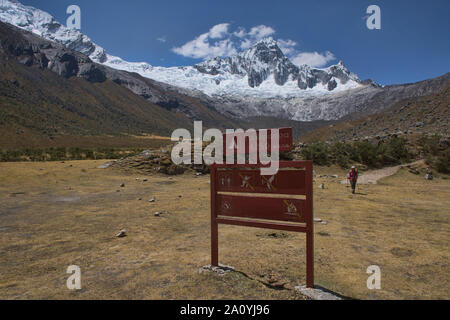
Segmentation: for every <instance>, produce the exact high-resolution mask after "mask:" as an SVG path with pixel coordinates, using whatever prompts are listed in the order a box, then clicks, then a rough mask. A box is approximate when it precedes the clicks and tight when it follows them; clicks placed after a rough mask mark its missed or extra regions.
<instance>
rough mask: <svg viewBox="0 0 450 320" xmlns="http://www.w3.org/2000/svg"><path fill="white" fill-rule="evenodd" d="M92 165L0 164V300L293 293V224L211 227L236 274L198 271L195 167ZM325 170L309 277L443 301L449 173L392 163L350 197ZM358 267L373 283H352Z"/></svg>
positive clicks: (336, 286)
mask: <svg viewBox="0 0 450 320" xmlns="http://www.w3.org/2000/svg"><path fill="white" fill-rule="evenodd" d="M102 163H104V161H78V162H77V161H74V162H66V163H60V162H58V163H1V164H0V181H1V183H0V203H1V205H0V252H1V255H0V256H1V258H0V298H1V299H227V298H228V299H303V297H302V296H301V295H299V294H298V293H296V292H295V291H294V290H292V289H293V287H294V286H296V285H300V284H303V283H304V282H305V236H304V235H303V234H295V233H286V232H276V231H270V230H261V229H251V228H243V227H232V226H220V227H219V257H220V259H219V260H220V262H221V263H224V264H227V265H232V266H234V267H235V268H236V269H237V270H238V271H239V272H237V273H231V274H227V275H225V276H222V277H221V276H218V275H215V274H208V273H202V274H199V273H198V269H199V268H200V267H202V266H204V265H206V264H208V263H209V258H210V256H209V255H210V251H209V215H210V211H209V208H210V203H209V184H208V181H209V177H208V176H203V177H194V175H193V174H192V173H186V174H185V175H183V176H178V177H173V178H169V177H166V176H162V175H155V176H139V175H127V174H125V173H123V172H119V171H114V170H110V169H106V170H105V169H96V168H97V166H99V165H100V164H102ZM316 171H317V172H316V173H319V174H320V173H321V174H323V173H328V174H330V173H338V174H340V175H341V177H342V174H343V172H342V171H340V170H338V169H336V168H316ZM136 178H140V180H136ZM143 178H148V181H147V182H143V181H142V180H143ZM339 180H341V179H339V178H338V179H316V181H315V188H314V192H315V199H314V205H315V216H316V217H320V218H322V219H323V220H324V221H327V222H328V224H327V225H322V224H316V225H315V250H316V251H315V253H316V257H315V263H316V283H317V284H318V285H320V286H323V287H325V288H328V289H330V290H333V291H335V292H337V293H339V294H342V295H344V296H349V297H353V298H360V299H395V298H398V299H430V298H439V299H449V298H450V296H449V292H450V290H449V289H450V288H449V276H448V275H449V271H450V268H449V218H448V214H449V212H448V208H449V207H450V200H449V197H448V195H449V192H448V191H449V187H450V180H444V179H441V178H439V179H435V180H434V181H425V180H424V179H423V177H418V176H414V175H412V174H410V173H408V172H407V171H405V170H403V169H402V170H400V171H399V172H398V173H397V174H396V175H395V176H392V177H389V178H385V179H382V180H381V181H380V182H379V184H378V185H365V186H361V187H360V188H359V190H358V194H356V195H352V194H350V191H349V190H348V188H346V186H343V185H341V184H339ZM121 183H125V187H124V188H121V187H120V184H121ZM319 183H325V189H324V190H320V189H318V188H317V186H318V184H319ZM117 190H120V192H117ZM153 196H155V197H156V202H155V203H150V202H148V200H149V199H151V198H152V197H153ZM180 196H181V197H180ZM139 198H142V200H138V199H139ZM156 211H159V212H161V211H167V212H168V213H164V214H162V215H161V216H160V217H155V216H154V213H155V212H156ZM124 228H125V229H126V230H127V234H128V236H127V237H124V238H116V237H115V235H116V233H117V232H118V231H119V230H121V229H124ZM372 264H376V265H379V266H380V268H381V272H382V283H381V285H382V289H381V290H375V291H370V290H368V289H367V287H366V280H367V277H368V275H367V274H366V268H367V267H368V266H369V265H372ZM69 265H78V266H80V267H81V272H82V290H79V291H70V290H68V289H67V287H66V280H67V278H68V277H69V275H68V274H66V269H67V267H68V266H69ZM270 284H284V287H282V288H283V289H281V290H277V289H275V288H273V286H272V287H271V286H270Z"/></svg>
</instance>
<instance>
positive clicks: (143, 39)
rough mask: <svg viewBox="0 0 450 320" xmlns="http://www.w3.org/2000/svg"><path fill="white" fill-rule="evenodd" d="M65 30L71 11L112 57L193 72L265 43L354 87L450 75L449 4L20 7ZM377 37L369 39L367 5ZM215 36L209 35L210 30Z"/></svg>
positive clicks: (262, 1) (139, 0) (51, 1)
mask: <svg viewBox="0 0 450 320" xmlns="http://www.w3.org/2000/svg"><path fill="white" fill-rule="evenodd" d="M20 1H21V2H22V3H23V4H25V5H30V6H34V7H37V8H39V9H42V10H44V11H47V12H49V13H50V14H52V15H53V16H54V17H55V18H56V19H57V20H58V21H60V22H61V23H64V24H65V21H66V19H67V17H68V15H67V14H66V8H67V7H68V6H69V5H71V4H76V5H79V6H80V8H81V13H82V29H81V31H82V32H83V33H85V34H87V35H88V36H89V37H91V38H92V39H93V40H94V42H96V43H97V44H99V45H100V46H102V47H103V48H105V49H106V51H107V52H108V53H110V54H112V55H116V56H120V57H121V58H123V59H125V60H128V61H145V62H148V63H150V64H152V65H160V66H179V65H192V64H195V63H197V62H199V61H202V60H203V59H205V58H207V57H208V56H209V55H211V56H212V55H214V54H224V55H226V54H229V53H232V52H234V51H239V50H241V49H242V48H245V47H246V44H249V43H251V42H252V41H256V40H257V39H258V38H259V37H261V36H263V35H268V36H272V37H273V38H274V39H276V40H282V41H281V43H283V44H284V48H283V50H284V51H285V52H286V53H287V54H288V56H289V57H290V58H291V59H292V60H294V61H295V62H297V63H302V62H310V63H312V64H315V65H317V66H328V65H330V64H334V63H337V62H338V61H339V60H342V61H343V62H344V64H345V65H346V66H347V67H348V69H349V70H351V71H353V72H355V73H356V74H358V76H359V77H360V78H361V79H367V78H371V79H373V80H375V81H376V82H378V83H381V84H395V83H407V82H415V81H420V80H424V79H428V78H432V77H436V76H439V75H442V74H444V73H446V72H450V40H449V39H450V36H449V34H450V17H449V14H450V1H448V0H432V1H416V0H395V1H393V0H388V1H375V0H372V1H365V0H352V1H350V0H339V1H335V0H333V1H331V0H330V1H328V0H321V1H312V0H309V1H303V0H293V1H291V0H289V1H288V0H278V1H274V0H239V1H235V0H227V1H217V0H191V1H187V0H166V1H152V0H128V1H113V0H95V1H92V0H20ZM373 4H375V5H378V6H379V7H380V8H381V30H369V29H368V28H367V27H366V21H365V19H364V17H365V16H367V14H366V9H367V7H368V6H369V5H373ZM213 27H215V28H213Z"/></svg>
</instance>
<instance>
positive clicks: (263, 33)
mask: <svg viewBox="0 0 450 320" xmlns="http://www.w3.org/2000/svg"><path fill="white" fill-rule="evenodd" d="M274 33H275V30H274V29H272V28H271V27H268V26H265V25H259V26H256V27H253V28H251V30H250V32H249V33H248V35H249V36H250V37H252V38H255V39H256V40H261V39H263V38H265V37H268V36H271V35H273V34H274Z"/></svg>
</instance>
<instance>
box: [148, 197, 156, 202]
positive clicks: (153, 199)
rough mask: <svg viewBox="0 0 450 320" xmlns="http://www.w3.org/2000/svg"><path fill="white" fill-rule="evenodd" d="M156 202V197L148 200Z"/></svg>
mask: <svg viewBox="0 0 450 320" xmlns="http://www.w3.org/2000/svg"><path fill="white" fill-rule="evenodd" d="M155 201H156V199H155V197H152V198H151V199H150V200H148V202H155Z"/></svg>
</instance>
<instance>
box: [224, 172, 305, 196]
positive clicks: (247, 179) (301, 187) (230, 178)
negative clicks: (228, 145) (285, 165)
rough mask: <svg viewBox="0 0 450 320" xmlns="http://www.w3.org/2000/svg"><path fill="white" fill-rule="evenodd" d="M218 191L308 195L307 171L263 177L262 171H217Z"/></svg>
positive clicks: (279, 173)
mask: <svg viewBox="0 0 450 320" xmlns="http://www.w3.org/2000/svg"><path fill="white" fill-rule="evenodd" d="M216 183H217V184H216V191H218V192H219V191H226V192H250V193H277V194H297V195H299V194H300V195H306V191H307V190H306V181H305V170H301V169H299V170H283V169H282V168H280V169H279V171H278V173H277V174H276V175H273V176H262V175H261V174H260V170H259V169H256V170H245V169H244V170H237V169H236V170H233V169H230V170H217V181H216Z"/></svg>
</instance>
